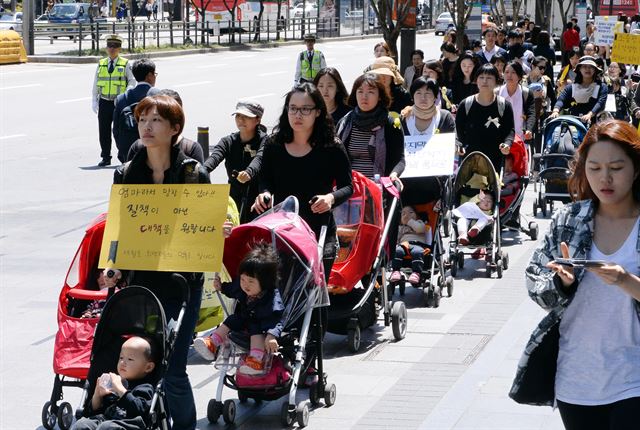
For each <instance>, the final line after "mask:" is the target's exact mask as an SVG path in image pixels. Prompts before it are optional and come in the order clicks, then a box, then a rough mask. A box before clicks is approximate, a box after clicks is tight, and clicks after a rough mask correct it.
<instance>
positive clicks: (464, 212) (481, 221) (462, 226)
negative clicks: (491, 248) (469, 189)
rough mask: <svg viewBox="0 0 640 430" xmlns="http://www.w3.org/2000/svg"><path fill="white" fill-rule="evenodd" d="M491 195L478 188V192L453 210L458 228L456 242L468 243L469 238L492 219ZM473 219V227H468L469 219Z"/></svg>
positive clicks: (475, 234) (478, 232)
mask: <svg viewBox="0 0 640 430" xmlns="http://www.w3.org/2000/svg"><path fill="white" fill-rule="evenodd" d="M493 203H494V201H493V196H492V195H491V193H486V192H484V190H482V189H480V193H479V194H478V195H477V196H476V197H474V198H472V199H471V200H469V201H467V202H466V203H463V204H462V205H460V206H458V207H457V208H455V209H454V210H453V215H454V216H456V217H457V218H458V219H457V221H456V225H457V230H458V243H459V244H460V245H462V246H466V245H468V244H469V239H470V238H471V239H473V238H474V237H476V236H478V234H480V232H481V231H482V229H483V228H485V227H486V226H487V225H488V224H489V223H490V222H491V220H492V219H493V218H492V217H491V214H492V210H493ZM474 220H475V224H474V225H473V227H471V228H469V224H470V223H471V221H474Z"/></svg>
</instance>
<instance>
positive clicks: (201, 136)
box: [198, 127, 209, 160]
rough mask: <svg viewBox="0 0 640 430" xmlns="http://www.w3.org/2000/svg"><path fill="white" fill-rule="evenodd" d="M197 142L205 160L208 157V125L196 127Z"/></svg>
mask: <svg viewBox="0 0 640 430" xmlns="http://www.w3.org/2000/svg"><path fill="white" fill-rule="evenodd" d="M198 143H199V144H200V146H201V147H202V152H203V153H204V159H205V160H206V159H207V158H208V157H209V127H198Z"/></svg>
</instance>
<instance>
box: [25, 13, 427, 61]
mask: <svg viewBox="0 0 640 430" xmlns="http://www.w3.org/2000/svg"><path fill="white" fill-rule="evenodd" d="M425 28H426V27H425ZM305 33H314V34H316V35H317V36H318V37H339V36H353V35H361V34H376V33H379V28H377V27H375V26H373V25H371V24H370V23H369V22H365V21H364V20H362V19H358V20H355V19H351V20H350V19H346V20H345V21H343V22H338V21H337V20H335V19H322V18H290V19H279V20H275V21H274V20H269V19H265V20H263V21H262V22H261V23H260V22H259V21H258V20H246V21H241V20H237V21H216V22H211V21H205V22H202V21H190V22H187V21H147V20H145V19H138V20H135V21H126V22H115V21H113V22H93V23H87V24H82V23H76V24H55V23H35V26H34V38H35V39H36V40H48V41H49V42H50V43H54V42H55V41H56V40H57V39H63V38H69V39H71V40H73V41H74V42H75V43H77V44H78V55H79V56H82V55H84V54H86V52H85V50H91V51H94V52H97V51H99V50H100V49H102V48H104V47H105V46H106V41H105V36H106V35H107V34H118V35H119V36H120V37H122V39H123V41H124V43H123V50H127V51H135V50H136V49H139V48H142V49H147V48H160V47H162V46H171V47H174V46H180V45H192V46H211V45H233V44H242V43H250V42H270V41H276V40H300V39H302V38H303V37H304V34H305Z"/></svg>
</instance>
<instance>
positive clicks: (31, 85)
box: [0, 84, 42, 90]
mask: <svg viewBox="0 0 640 430" xmlns="http://www.w3.org/2000/svg"><path fill="white" fill-rule="evenodd" d="M41 86H42V84H28V85H16V86H14V87H1V88H0V90H15V89H17V88H33V87H41Z"/></svg>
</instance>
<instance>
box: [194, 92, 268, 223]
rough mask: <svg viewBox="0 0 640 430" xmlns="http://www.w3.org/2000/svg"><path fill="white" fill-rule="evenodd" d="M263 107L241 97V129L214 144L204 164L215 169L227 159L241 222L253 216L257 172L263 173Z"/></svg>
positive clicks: (238, 109)
mask: <svg viewBox="0 0 640 430" xmlns="http://www.w3.org/2000/svg"><path fill="white" fill-rule="evenodd" d="M263 114H264V108H263V107H262V106H261V105H260V103H258V102H255V101H253V100H240V101H239V102H238V103H237V104H236V110H235V112H233V114H232V115H234V116H235V120H236V127H237V128H238V131H237V132H235V133H231V134H230V135H228V136H225V137H223V138H222V139H220V142H218V144H217V145H216V146H214V147H213V150H212V151H211V155H210V156H209V158H207V161H205V163H204V167H205V168H206V169H207V170H208V171H209V172H212V171H214V170H215V169H216V167H218V165H219V164H220V163H221V162H222V161H223V160H224V167H225V169H226V170H227V177H228V180H229V184H230V185H231V187H230V190H229V195H230V196H231V198H233V200H234V201H235V202H236V205H237V206H238V208H239V209H240V222H241V223H246V222H249V221H251V219H253V216H252V213H251V211H250V210H249V209H250V206H251V204H252V203H253V201H254V200H255V198H256V196H257V195H258V181H257V179H256V178H257V175H258V173H259V172H260V163H261V160H262V150H263V144H264V140H265V138H266V136H267V128H266V127H265V126H264V125H262V124H261V123H260V121H261V120H262V115H263Z"/></svg>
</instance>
